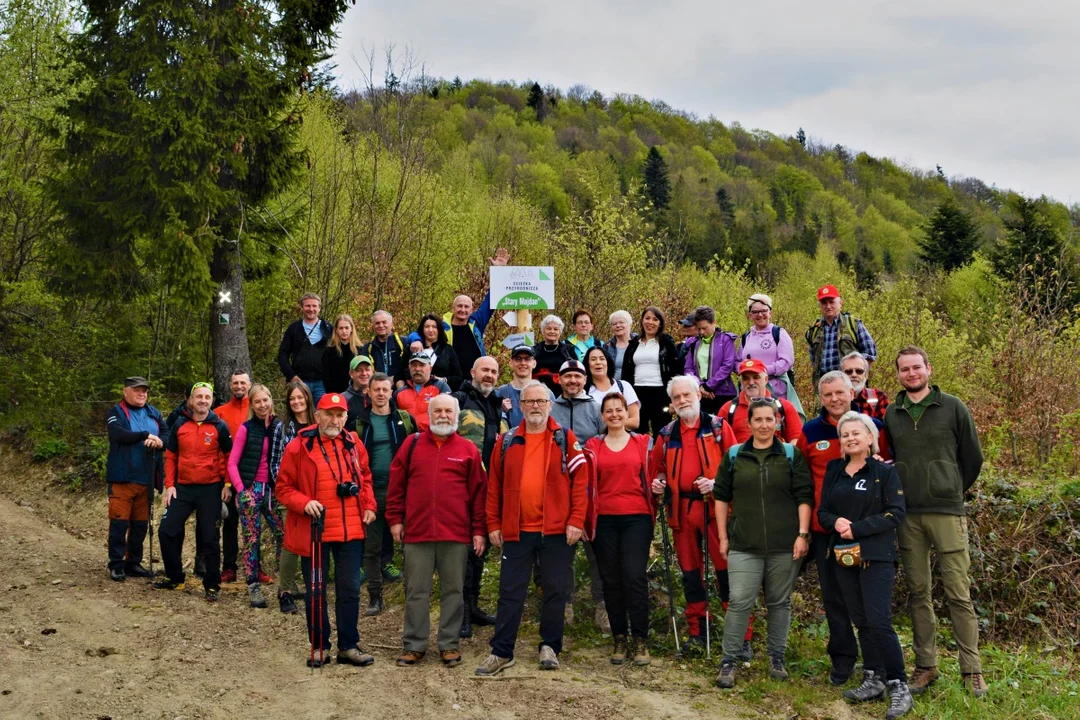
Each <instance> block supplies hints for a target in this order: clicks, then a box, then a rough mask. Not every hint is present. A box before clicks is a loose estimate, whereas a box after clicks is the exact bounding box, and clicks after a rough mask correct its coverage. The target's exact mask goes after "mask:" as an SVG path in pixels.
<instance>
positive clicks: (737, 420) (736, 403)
mask: <svg viewBox="0 0 1080 720" xmlns="http://www.w3.org/2000/svg"><path fill="white" fill-rule="evenodd" d="M735 371H736V372H737V373H739V381H740V382H741V384H742V389H741V390H740V391H739V395H738V397H736V398H735V399H734V400H728V401H727V402H726V403H724V406H723V407H721V408H720V413H719V414H718V417H722V418H724V420H725V421H727V423H728V424H729V425H730V426H731V431H732V432H733V433H735V440H736V441H737V442H741V443H744V442H746V441H747V440H749V439H750V435H751V432H750V422H749V421H748V420H747V418H748V417H750V401H751V400H752V399H753V398H758V397H772V392H771V391H770V390H769V370H768V368H766V367H765V363H763V362H762V361H761V360H755V359H753V358H747V359H746V360H743V361H742V362H740V363H739V364H738V365H736V366H735ZM773 402H774V403H775V404H776V411H777V412H776V416H777V418H778V419H779V420H780V423H778V424H777V426H776V434H777V436H778V437H779V438H780V439H781V440H783V441H784V442H787V443H793V442H795V441H796V440H798V439H799V435H800V434H801V433H802V426H803V423H802V418H801V417H799V411H798V410H796V409H795V406H794V405H792V404H791V403H789V402H788V401H787V400H786V399H784V398H773Z"/></svg>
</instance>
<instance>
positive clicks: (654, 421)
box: [634, 385, 671, 439]
mask: <svg viewBox="0 0 1080 720" xmlns="http://www.w3.org/2000/svg"><path fill="white" fill-rule="evenodd" d="M634 390H635V391H637V396H638V400H640V401H641V413H640V414H641V422H640V424H638V429H637V432H639V433H640V434H642V435H644V434H645V433H649V434H651V435H652V436H653V438H654V439H655V438H656V437H657V436H658V435H659V434H660V428H662V427H664V426H665V425H667V424H668V423H669V422H671V413H670V412H668V410H667V407H668V403H669V402H670V400H669V398H668V394H667V390H666V389H665V388H664V387H663V386H662V385H661V386H659V387H648V386H643V387H635V388H634Z"/></svg>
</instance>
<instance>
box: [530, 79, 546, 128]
mask: <svg viewBox="0 0 1080 720" xmlns="http://www.w3.org/2000/svg"><path fill="white" fill-rule="evenodd" d="M525 104H526V105H528V106H529V107H531V108H532V109H533V111H534V112H535V113H536V119H537V120H539V121H540V122H543V120H544V118H545V117H547V98H545V97H544V88H542V87H540V83H538V82H534V83H533V84H532V87H531V88H529V99H528V100H526V101H525Z"/></svg>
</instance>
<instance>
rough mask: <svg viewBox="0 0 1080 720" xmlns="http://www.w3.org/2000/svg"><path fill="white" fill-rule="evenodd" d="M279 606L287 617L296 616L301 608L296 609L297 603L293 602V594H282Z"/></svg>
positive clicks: (279, 596)
mask: <svg viewBox="0 0 1080 720" xmlns="http://www.w3.org/2000/svg"><path fill="white" fill-rule="evenodd" d="M277 599H278V605H280V606H281V612H282V613H284V614H285V615H295V614H296V613H297V612H298V610H299V608H297V607H296V601H295V600H293V596H292V593H288V592H282V593H278V596H277Z"/></svg>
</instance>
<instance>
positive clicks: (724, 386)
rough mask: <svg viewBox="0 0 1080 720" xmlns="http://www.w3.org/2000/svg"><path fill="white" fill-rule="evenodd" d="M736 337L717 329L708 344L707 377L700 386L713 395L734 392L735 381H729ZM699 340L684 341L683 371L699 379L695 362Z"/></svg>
mask: <svg viewBox="0 0 1080 720" xmlns="http://www.w3.org/2000/svg"><path fill="white" fill-rule="evenodd" d="M736 339H737V338H736V336H735V335H734V334H733V333H729V332H721V331H720V330H717V331H716V334H715V335H713V339H712V343H711V344H710V345H709V379H708V380H706V381H704V382H703V383H702V387H704V389H706V390H708V391H709V392H711V393H713V394H714V395H721V396H724V395H727V396H732V395H735V394H736V393H735V383H733V382H732V381H731V373H732V371H734V370H735V340H736ZM699 342H701V340H700V338H690V339H689V340H687V341H686V363H685V365H684V366H683V371H684V372H685V373H686V374H687V375H693V376H694V377H696V378H697V379H698V380H701V373H700V372H699V371H698V364H697V347H698V343H699Z"/></svg>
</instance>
